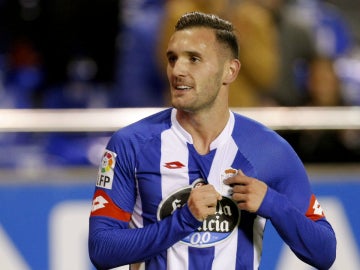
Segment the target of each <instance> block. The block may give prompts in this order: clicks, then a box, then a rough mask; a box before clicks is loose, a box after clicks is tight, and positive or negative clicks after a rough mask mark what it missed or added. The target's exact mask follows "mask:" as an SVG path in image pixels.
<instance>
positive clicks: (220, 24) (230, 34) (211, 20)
mask: <svg viewBox="0 0 360 270" xmlns="http://www.w3.org/2000/svg"><path fill="white" fill-rule="evenodd" d="M199 26H200V27H201V26H203V27H207V28H211V29H214V31H215V36H216V40H217V41H219V42H220V43H223V44H225V45H226V46H228V47H229V48H230V50H231V52H232V55H233V57H234V58H239V45H238V42H237V38H236V35H235V33H234V27H233V25H232V23H231V22H229V21H226V20H224V19H221V18H220V17H218V16H217V15H214V14H206V13H202V12H198V11H193V12H189V13H185V14H184V15H182V16H181V17H180V19H179V20H178V22H177V23H176V25H175V31H180V30H184V29H187V28H191V27H199Z"/></svg>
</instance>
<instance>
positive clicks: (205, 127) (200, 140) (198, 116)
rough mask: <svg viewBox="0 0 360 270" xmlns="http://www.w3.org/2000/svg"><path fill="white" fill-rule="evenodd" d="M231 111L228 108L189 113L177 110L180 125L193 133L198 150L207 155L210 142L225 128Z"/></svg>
mask: <svg viewBox="0 0 360 270" xmlns="http://www.w3.org/2000/svg"><path fill="white" fill-rule="evenodd" d="M229 116H230V112H229V110H228V108H226V110H223V111H221V112H214V111H212V112H208V113H206V112H201V113H191V112H190V113H189V112H184V111H180V110H179V111H177V115H176V118H177V120H178V122H179V123H180V125H181V126H182V127H183V128H184V129H185V130H186V131H187V132H188V133H189V134H190V135H191V137H192V139H193V143H194V147H195V149H196V151H197V152H198V153H199V154H201V155H205V154H207V153H209V151H210V144H211V143H212V142H213V141H214V140H215V139H216V138H217V137H218V136H219V134H220V133H221V132H222V131H223V130H224V128H225V126H226V124H227V122H228V120H229Z"/></svg>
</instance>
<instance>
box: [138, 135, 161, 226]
mask: <svg viewBox="0 0 360 270" xmlns="http://www.w3.org/2000/svg"><path fill="white" fill-rule="evenodd" d="M160 148H161V141H160V140H159V138H158V137H154V138H153V139H152V140H150V141H149V142H147V144H146V145H144V147H143V149H142V150H141V152H140V153H139V160H138V169H137V174H136V177H137V181H138V189H139V194H140V197H141V202H142V204H141V206H142V217H143V218H144V220H143V224H144V226H146V225H148V224H150V223H154V222H156V220H157V219H156V213H157V209H158V205H159V203H160V202H161V200H162V196H161V175H160V172H159V164H160V155H159V153H160ZM160 166H161V165H160ZM150 202H151V203H150Z"/></svg>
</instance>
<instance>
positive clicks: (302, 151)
mask: <svg viewBox="0 0 360 270" xmlns="http://www.w3.org/2000/svg"><path fill="white" fill-rule="evenodd" d="M306 105H307V106H316V107H332V106H343V105H344V102H343V98H342V94H341V85H340V81H339V78H338V76H337V74H336V72H335V70H334V61H333V60H332V59H329V58H317V59H315V60H314V61H312V62H311V64H310V66H309V70H308V77H307V101H306ZM296 133H297V134H296V135H295V136H294V134H293V137H292V138H296V137H297V136H298V137H297V139H296V140H297V142H294V141H293V142H292V144H293V146H294V147H295V149H296V151H297V152H298V153H299V156H300V157H301V158H302V160H303V161H304V162H321V163H322V162H326V163H329V162H353V161H360V155H359V154H360V152H359V149H356V148H353V142H352V140H353V139H354V138H353V136H352V133H353V132H352V131H349V130H304V131H299V132H296ZM287 139H288V140H289V138H287Z"/></svg>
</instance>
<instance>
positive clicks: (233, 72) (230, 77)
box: [223, 59, 241, 84]
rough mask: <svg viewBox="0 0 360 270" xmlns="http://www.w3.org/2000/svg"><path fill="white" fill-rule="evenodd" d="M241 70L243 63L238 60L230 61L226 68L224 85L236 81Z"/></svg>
mask: <svg viewBox="0 0 360 270" xmlns="http://www.w3.org/2000/svg"><path fill="white" fill-rule="evenodd" d="M240 68H241V63H240V61H239V60H238V59H232V60H230V61H229V62H228V63H227V64H226V67H225V71H224V79H223V84H230V83H232V82H233V81H235V79H236V77H237V75H238V73H239V70H240Z"/></svg>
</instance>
